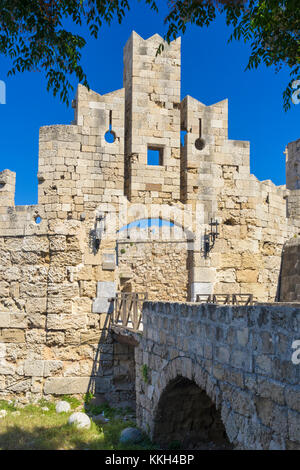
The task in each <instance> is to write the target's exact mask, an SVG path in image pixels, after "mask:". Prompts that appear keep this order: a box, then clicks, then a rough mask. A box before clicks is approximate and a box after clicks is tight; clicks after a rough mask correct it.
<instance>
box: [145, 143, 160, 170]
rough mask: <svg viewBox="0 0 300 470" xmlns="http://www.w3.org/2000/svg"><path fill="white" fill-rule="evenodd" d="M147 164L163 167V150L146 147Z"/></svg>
mask: <svg viewBox="0 0 300 470" xmlns="http://www.w3.org/2000/svg"><path fill="white" fill-rule="evenodd" d="M147 164H148V165H156V166H159V165H163V149H162V148H161V147H150V146H149V147H148V153H147Z"/></svg>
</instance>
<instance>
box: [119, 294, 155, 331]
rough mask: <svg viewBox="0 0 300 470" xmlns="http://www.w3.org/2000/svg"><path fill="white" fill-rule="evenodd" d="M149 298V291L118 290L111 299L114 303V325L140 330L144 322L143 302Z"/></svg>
mask: <svg viewBox="0 0 300 470" xmlns="http://www.w3.org/2000/svg"><path fill="white" fill-rule="evenodd" d="M147 298H148V293H147V292H141V293H138V292H117V294H116V296H115V297H113V298H112V299H111V300H112V301H113V303H114V306H113V313H112V316H111V323H112V325H118V326H123V327H126V328H128V329H131V330H134V331H138V330H139V328H140V326H141V323H142V309H143V303H144V301H145V300H147Z"/></svg>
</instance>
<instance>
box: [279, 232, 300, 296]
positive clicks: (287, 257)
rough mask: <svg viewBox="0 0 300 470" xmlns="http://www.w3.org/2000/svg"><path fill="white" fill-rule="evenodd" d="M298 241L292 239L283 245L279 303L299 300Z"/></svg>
mask: <svg viewBox="0 0 300 470" xmlns="http://www.w3.org/2000/svg"><path fill="white" fill-rule="evenodd" d="M299 259H300V239H299V238H292V239H291V240H289V241H288V242H287V243H286V244H285V245H284V252H283V257H282V269H281V283H280V301H281V302H298V301H299V300H300V262H299Z"/></svg>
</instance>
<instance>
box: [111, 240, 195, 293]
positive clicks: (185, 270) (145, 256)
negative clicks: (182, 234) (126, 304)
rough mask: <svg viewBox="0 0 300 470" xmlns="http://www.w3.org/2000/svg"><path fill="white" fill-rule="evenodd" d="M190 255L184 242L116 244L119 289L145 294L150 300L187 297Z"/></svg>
mask: <svg viewBox="0 0 300 470" xmlns="http://www.w3.org/2000/svg"><path fill="white" fill-rule="evenodd" d="M191 255H192V254H191V253H189V251H188V250H187V242H186V241H185V240H182V242H167V241H161V242H160V241H156V242H155V241H153V242H147V241H146V242H142V241H140V242H130V241H129V242H122V243H119V244H118V260H119V276H120V282H121V288H122V290H124V291H130V292H148V298H149V299H150V300H156V299H160V300H166V301H167V300H173V301H176V300H178V301H185V300H187V298H188V281H189V269H190V267H189V265H190V264H191V260H190V258H191Z"/></svg>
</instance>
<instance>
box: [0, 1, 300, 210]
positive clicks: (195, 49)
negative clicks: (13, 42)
mask: <svg viewBox="0 0 300 470" xmlns="http://www.w3.org/2000/svg"><path fill="white" fill-rule="evenodd" d="M157 3H158V5H159V7H160V12H159V13H158V14H157V13H155V12H153V11H152V10H150V8H149V7H148V6H146V5H145V4H144V3H143V1H141V2H140V3H139V2H137V1H132V2H131V5H132V8H131V11H130V12H129V13H127V15H126V18H125V20H124V22H123V24H121V25H119V24H118V22H117V21H114V22H113V24H112V25H111V26H110V27H109V26H104V27H103V28H102V31H101V34H100V37H99V38H98V39H97V40H95V39H92V38H89V36H88V33H87V29H85V28H82V30H81V33H82V34H83V36H84V37H85V38H86V40H87V41H88V42H87V45H86V46H85V48H84V49H83V54H82V64H83V66H84V68H85V71H86V73H87V75H88V80H89V84H90V87H91V88H92V90H94V91H96V92H98V93H100V94H104V93H108V92H110V91H113V90H116V89H118V88H122V86H123V47H124V45H125V43H126V41H127V39H128V38H129V36H130V34H131V32H132V30H134V31H136V32H137V33H138V34H139V35H140V36H142V37H143V38H144V39H147V38H148V37H150V36H152V35H153V34H155V33H158V34H160V35H163V34H164V33H165V32H166V26H165V25H164V23H163V19H164V17H165V16H166V13H167V9H166V2H163V1H161V0H159V1H158V2H157ZM74 30H75V29H74ZM77 31H78V30H77ZM229 35H230V29H229V28H228V27H227V26H226V24H225V22H224V18H223V17H219V18H218V19H217V21H215V22H214V23H212V24H211V26H209V27H208V28H206V27H205V28H203V29H202V28H199V27H197V26H190V25H188V27H187V31H186V33H185V34H184V35H183V36H182V48H181V54H182V70H181V97H182V98H184V97H185V96H186V95H187V94H188V95H191V96H193V97H194V98H197V99H198V100H200V101H201V102H203V103H204V104H206V105H211V104H213V103H216V102H218V101H221V100H223V99H225V98H228V100H229V138H230V139H238V140H249V141H250V143H251V145H250V161H251V173H254V174H255V175H256V176H257V178H258V179H260V180H265V179H271V180H272V181H273V182H274V183H275V184H278V185H280V184H285V156H284V154H283V151H284V149H285V146H286V144H287V143H288V142H291V141H294V140H296V139H298V138H300V125H299V123H300V104H299V105H294V104H293V103H292V104H291V109H290V111H288V112H285V111H284V110H283V100H282V92H283V91H284V89H285V86H286V85H287V83H288V81H289V70H288V69H283V70H282V71H280V72H279V73H278V74H275V71H274V69H273V68H266V67H265V66H261V67H260V68H259V69H257V70H254V71H247V72H245V71H244V69H245V67H246V65H247V61H248V57H249V51H250V49H249V45H248V44H244V43H243V42H237V41H234V42H232V43H230V44H227V39H228V37H229ZM9 66H10V62H9V61H8V60H6V59H4V58H3V57H1V58H0V80H4V81H5V82H6V92H7V93H6V104H5V105H3V104H0V136H1V146H0V171H2V170H4V169H6V168H8V169H10V170H13V171H16V173H17V182H16V204H35V203H37V171H38V137H39V128H40V127H41V126H44V125H51V124H70V122H71V121H72V120H73V110H72V108H71V107H69V108H67V107H66V105H65V104H63V103H61V102H60V100H59V98H58V97H57V98H54V97H53V95H52V93H51V92H47V90H46V80H45V78H44V77H43V76H42V74H41V73H39V72H31V73H23V74H17V75H15V76H14V77H9V78H7V77H6V73H7V71H8V69H9ZM73 85H74V87H75V88H76V85H77V84H76V81H75V80H73ZM74 95H75V89H74ZM71 98H72V96H71Z"/></svg>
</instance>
